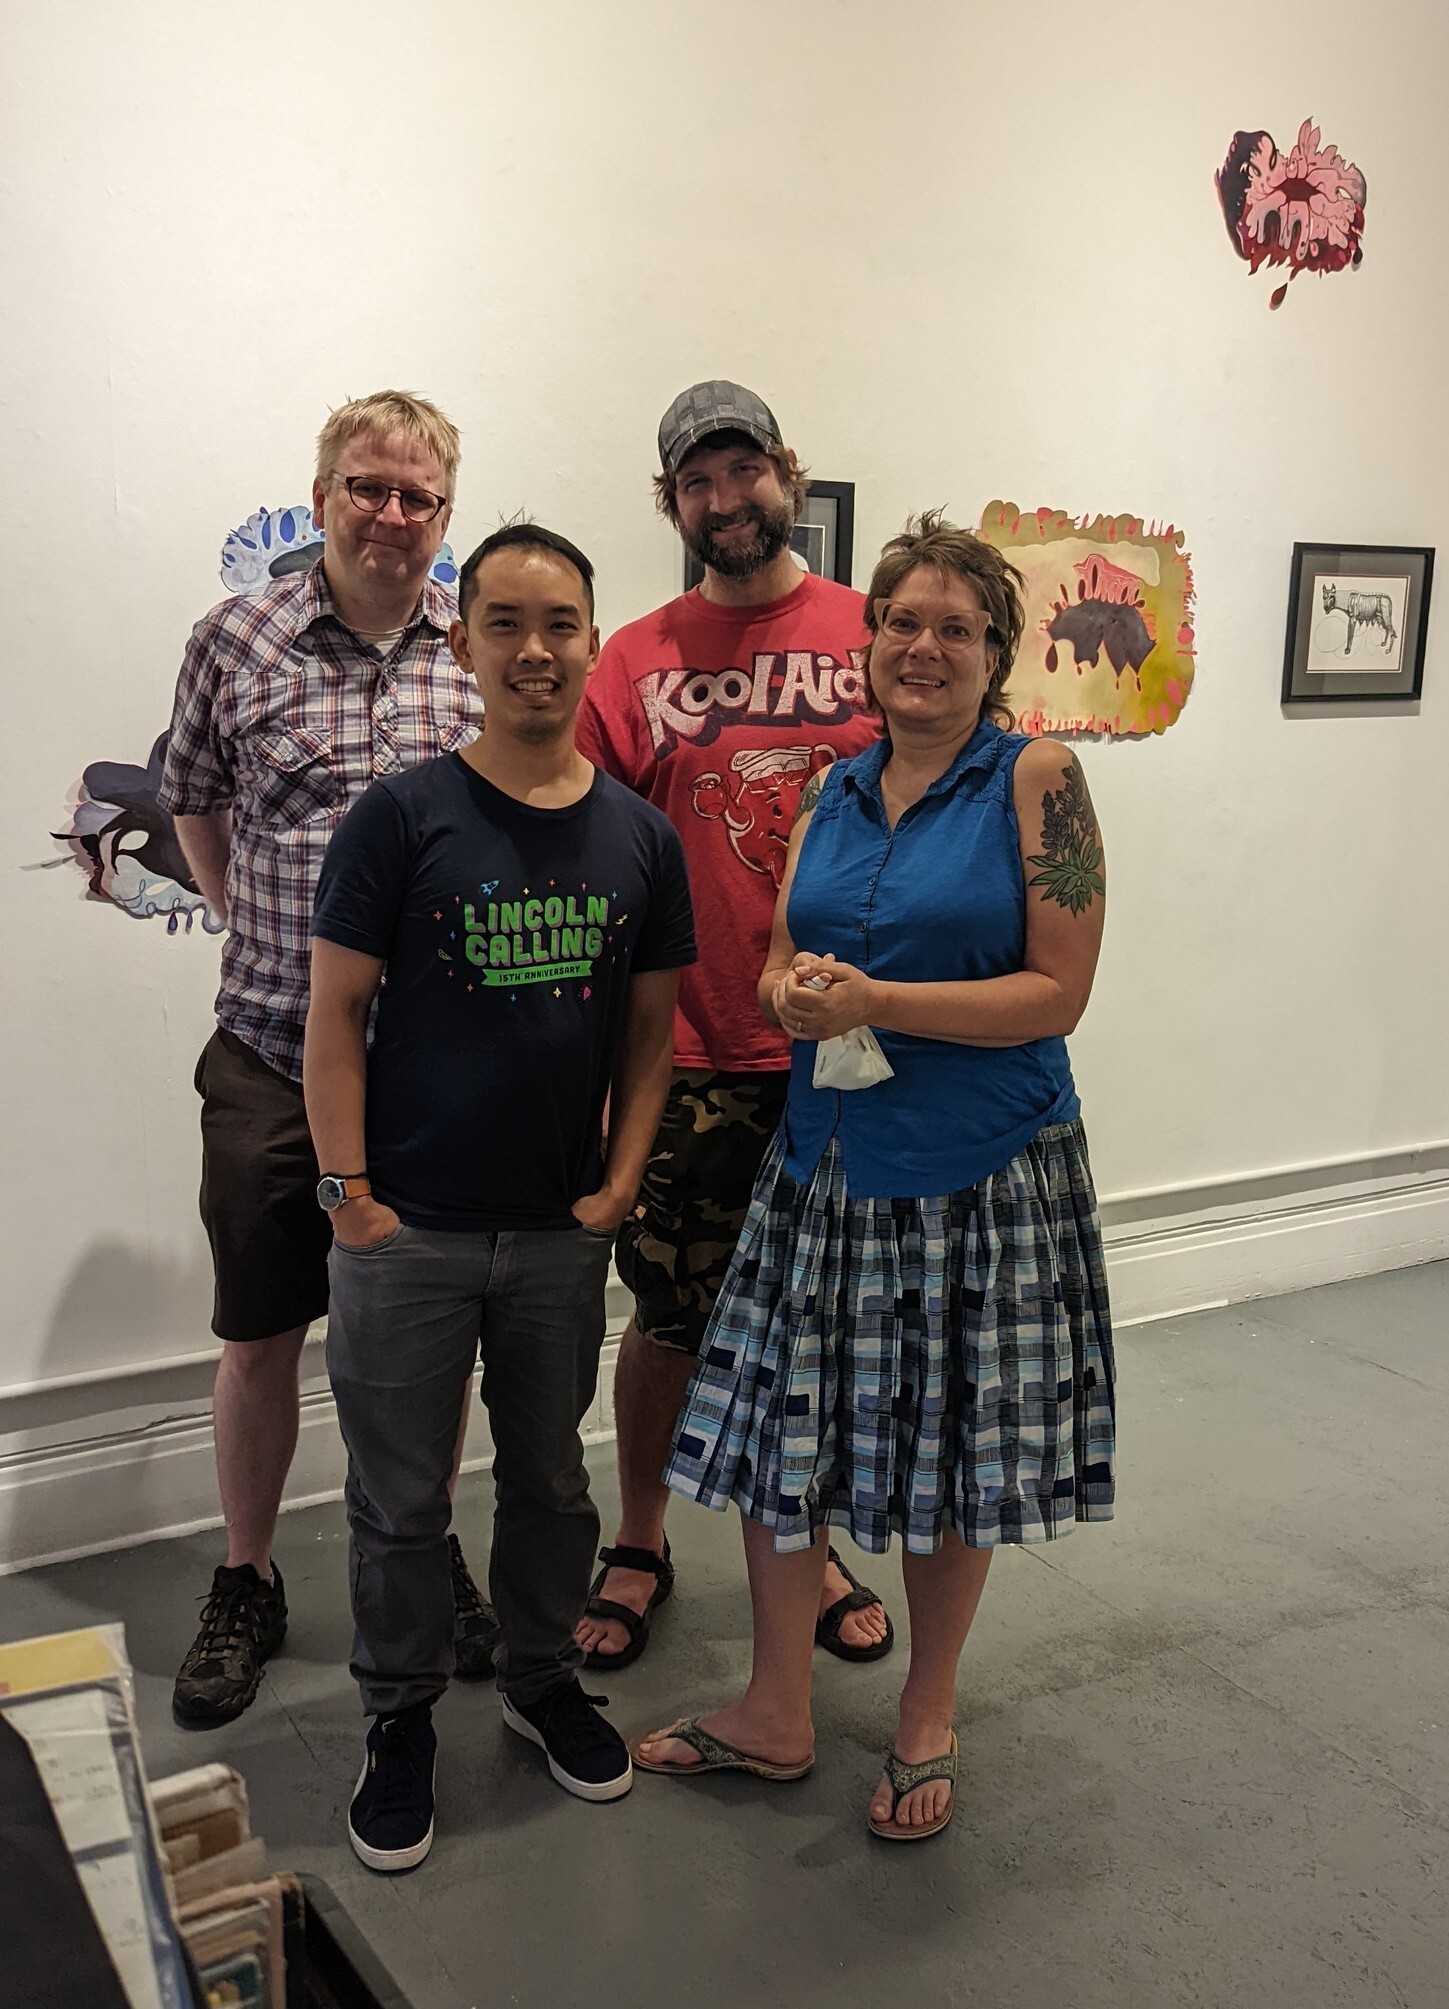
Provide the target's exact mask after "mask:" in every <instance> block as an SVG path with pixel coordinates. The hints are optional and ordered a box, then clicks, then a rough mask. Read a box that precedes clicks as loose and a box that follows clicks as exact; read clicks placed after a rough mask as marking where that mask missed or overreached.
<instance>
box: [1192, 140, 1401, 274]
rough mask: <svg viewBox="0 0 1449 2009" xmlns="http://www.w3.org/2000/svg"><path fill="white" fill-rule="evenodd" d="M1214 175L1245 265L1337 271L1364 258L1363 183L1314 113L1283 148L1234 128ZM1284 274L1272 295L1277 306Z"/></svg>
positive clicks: (1365, 187)
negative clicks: (1326, 136)
mask: <svg viewBox="0 0 1449 2009" xmlns="http://www.w3.org/2000/svg"><path fill="white" fill-rule="evenodd" d="M1213 179H1214V180H1215V181H1216V183H1217V190H1218V200H1219V201H1220V202H1221V203H1222V206H1223V221H1224V222H1225V223H1226V224H1227V226H1228V236H1229V237H1230V238H1231V239H1232V241H1233V245H1234V248H1235V249H1236V251H1237V254H1238V256H1239V257H1240V258H1244V259H1246V260H1247V262H1248V267H1249V270H1250V271H1253V272H1256V271H1257V269H1258V267H1259V266H1260V265H1286V266H1287V267H1288V279H1289V280H1291V279H1296V278H1297V276H1298V274H1299V273H1300V272H1342V270H1343V269H1344V267H1345V266H1346V265H1361V264H1362V263H1363V244H1362V241H1361V240H1362V238H1363V207H1364V203H1365V201H1366V200H1367V198H1368V183H1367V182H1366V181H1365V180H1364V178H1363V176H1362V174H1361V173H1360V172H1359V170H1358V169H1357V168H1356V167H1355V166H1354V165H1353V162H1352V161H1347V160H1345V159H1344V157H1343V155H1342V154H1341V153H1340V152H1339V151H1338V148H1337V147H1335V146H1327V147H1326V146H1324V145H1323V144H1322V134H1321V132H1320V131H1319V128H1318V127H1317V126H1316V125H1314V123H1313V121H1312V119H1305V120H1304V121H1303V124H1302V125H1301V126H1300V127H1299V128H1298V138H1297V139H1296V140H1295V141H1294V143H1293V145H1292V146H1291V147H1290V148H1289V150H1288V152H1287V153H1279V151H1278V148H1277V145H1276V143H1275V142H1274V139H1273V136H1272V134H1271V133H1262V132H1257V133H1234V134H1233V140H1232V145H1231V146H1230V147H1229V148H1228V155H1227V159H1226V160H1225V161H1224V162H1223V164H1222V166H1221V167H1220V168H1219V169H1218V171H1217V173H1216V175H1215V176H1214V177H1213ZM1287 292H1288V280H1285V281H1284V283H1283V284H1282V285H1281V286H1279V287H1278V288H1277V289H1276V291H1275V292H1274V294H1273V296H1272V298H1271V300H1270V301H1269V303H1268V304H1269V306H1270V307H1281V306H1282V304H1283V301H1284V299H1285V298H1286V296H1287Z"/></svg>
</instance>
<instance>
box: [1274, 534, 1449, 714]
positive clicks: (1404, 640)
mask: <svg viewBox="0 0 1449 2009" xmlns="http://www.w3.org/2000/svg"><path fill="white" fill-rule="evenodd" d="M1433 583H1434V551H1433V547H1432V546H1429V545H1399V544H1295V545H1294V546H1293V566H1292V571H1291V573H1290V575H1289V585H1288V633H1287V638H1286V640H1285V642H1284V646H1283V700H1282V701H1283V703H1284V704H1285V705H1292V706H1294V707H1295V708H1296V707H1298V706H1301V705H1372V704H1409V703H1412V702H1413V701H1414V700H1415V699H1416V698H1417V697H1418V696H1419V694H1420V691H1421V690H1422V688H1423V683H1424V643H1425V639H1426V637H1427V635H1428V631H1429V596H1430V591H1431V589H1432V587H1433Z"/></svg>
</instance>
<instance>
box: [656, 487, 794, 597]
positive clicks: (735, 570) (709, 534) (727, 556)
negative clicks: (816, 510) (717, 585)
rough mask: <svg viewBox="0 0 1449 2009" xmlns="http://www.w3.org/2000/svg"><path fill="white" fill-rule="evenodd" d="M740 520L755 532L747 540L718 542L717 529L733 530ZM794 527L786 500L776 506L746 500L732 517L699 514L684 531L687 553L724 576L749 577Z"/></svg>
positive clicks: (775, 554)
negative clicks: (745, 541) (737, 542)
mask: <svg viewBox="0 0 1449 2009" xmlns="http://www.w3.org/2000/svg"><path fill="white" fill-rule="evenodd" d="M739 523H750V524H753V525H754V531H755V534H754V536H753V537H752V538H750V539H749V541H748V543H745V544H730V545H722V544H720V543H719V542H718V541H717V538H716V535H715V533H716V532H717V531H720V530H732V529H734V527H735V525H736V524H739ZM794 528H795V512H794V510H793V509H791V507H790V505H789V503H788V502H782V503H780V505H779V506H778V508H775V509H763V508H761V506H760V504H759V503H757V502H746V503H744V504H743V505H742V506H741V507H740V508H739V509H737V510H736V511H735V513H734V515H733V516H702V517H701V518H700V520H699V522H698V523H697V524H696V525H695V527H694V529H693V530H692V531H686V532H684V533H683V534H684V543H685V548H686V550H687V551H688V552H689V554H690V556H691V557H692V558H694V559H695V560H697V562H698V563H699V564H701V565H703V566H705V567H706V568H707V569H708V570H709V571H711V572H718V573H719V574H720V575H721V577H722V578H725V579H748V578H749V576H750V574H751V573H752V572H762V571H763V570H764V569H765V567H766V566H767V565H769V564H771V563H773V561H774V560H775V559H776V558H778V557H779V555H780V553H781V552H782V551H783V550H784V549H785V547H786V545H787V544H788V543H789V542H790V532H791V531H792V530H793V529H794Z"/></svg>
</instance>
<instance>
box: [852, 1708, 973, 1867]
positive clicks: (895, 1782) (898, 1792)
mask: <svg viewBox="0 0 1449 2009" xmlns="http://www.w3.org/2000/svg"><path fill="white" fill-rule="evenodd" d="M959 1755H960V1753H959V1747H958V1745H957V1743H956V1732H955V1731H954V1730H953V1731H952V1732H951V1748H950V1750H949V1751H947V1752H945V1753H943V1755H942V1756H941V1757H939V1758H923V1759H922V1761H921V1763H920V1764H919V1765H907V1764H905V1763H904V1762H903V1761H902V1760H901V1759H900V1758H898V1757H897V1756H896V1754H895V1752H894V1751H887V1752H886V1761H885V1773H886V1777H887V1778H888V1779H889V1780H890V1782H891V1792H892V1794H893V1795H894V1798H893V1799H892V1801H891V1811H890V1818H889V1819H888V1820H884V1821H878V1820H877V1819H876V1817H875V1815H874V1814H871V1815H870V1816H869V1817H868V1818H869V1821H870V1831H871V1833H872V1834H873V1835H879V1836H880V1838H881V1840H882V1841H883V1842H923V1841H925V1840H926V1838H927V1837H928V1836H929V1835H938V1834H940V1832H941V1830H942V1828H944V1827H945V1826H946V1824H947V1822H948V1821H949V1820H950V1818H951V1816H952V1814H954V1813H955V1811H956V1762H957V1758H958V1757H959ZM932 1779H946V1780H948V1781H949V1782H950V1786H951V1797H950V1799H949V1800H948V1801H947V1802H946V1811H945V1813H944V1814H939V1815H938V1816H937V1817H936V1819H935V1820H934V1821H928V1822H927V1823H926V1824H925V1826H924V1827H920V1828H903V1827H902V1826H901V1824H900V1822H899V1821H898V1820H897V1819H896V1808H897V1807H898V1806H899V1805H900V1803H901V1801H902V1800H903V1799H904V1798H905V1796H906V1794H907V1793H910V1792H913V1791H914V1790H915V1788H916V1787H917V1786H924V1785H927V1784H929V1782H930V1781H931V1780H932Z"/></svg>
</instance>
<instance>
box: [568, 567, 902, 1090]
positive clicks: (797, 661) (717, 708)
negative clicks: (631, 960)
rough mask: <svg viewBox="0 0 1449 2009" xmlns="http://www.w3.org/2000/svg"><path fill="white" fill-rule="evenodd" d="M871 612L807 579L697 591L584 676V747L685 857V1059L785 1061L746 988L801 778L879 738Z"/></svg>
mask: <svg viewBox="0 0 1449 2009" xmlns="http://www.w3.org/2000/svg"><path fill="white" fill-rule="evenodd" d="M864 606H865V601H864V599H863V597H862V596H861V595H860V594H859V593H855V592H852V591H851V589H850V588H849V587H848V586H837V585H836V584H835V583H834V582H833V581H832V580H829V579H817V578H815V577H814V576H813V575H812V574H809V573H807V574H805V576H804V577H803V578H802V579H801V581H800V584H799V585H798V586H797V587H795V589H794V590H793V591H792V592H790V593H787V594H786V595H785V597H784V599H783V600H773V601H771V602H770V603H769V604H768V605H766V606H763V607H717V606H713V605H712V604H711V603H710V602H709V601H708V600H705V599H703V598H701V596H700V594H699V592H698V590H697V589H696V590H695V591H694V592H692V593H685V594H683V595H682V596H681V597H680V598H679V599H678V600H671V601H670V603H669V605H668V606H667V607H661V608H659V609H658V611H657V612H655V613H653V614H647V615H646V616H645V617H644V619H643V620H642V621H633V622H631V623H630V624H629V626H628V627H627V628H621V629H620V630H619V632H618V634H616V635H614V636H612V637H611V638H610V640H609V641H608V642H607V643H606V644H605V647H604V650H603V653H602V654H601V655H600V657H599V662H598V667H597V668H596V669H595V671H594V674H593V675H592V677H591V678H590V679H589V685H588V689H587V691H586V692H585V693H584V701H583V703H582V704H581V705H580V706H579V715H578V725H577V728H576V737H577V740H578V745H579V750H580V751H581V752H582V753H583V754H584V755H585V757H586V758H587V759H589V760H591V761H593V762H594V764H595V765H596V766H598V767H601V768H603V769H604V771H605V773H606V774H612V775H613V776H614V777H615V779H616V780H619V781H622V782H624V783H626V784H627V785H628V786H629V787H630V788H632V789H634V790H636V791H637V793H638V794H640V795H642V796H645V797H646V798H647V799H648V800H649V801H650V802H652V803H654V804H655V805H656V806H657V807H658V808H660V809H662V810H663V811H664V813H665V815H666V816H668V817H669V819H670V821H671V822H672V823H673V825H674V827H675V829H676V830H677V831H678V832H679V834H680V837H681V838H682V839H683V841H684V850H685V856H686V858H687V859H688V861H689V878H690V888H691V891H692V893H693V896H694V917H695V933H696V936H697V938H698V943H699V961H698V962H697V963H696V964H694V966H693V967H692V968H690V969H686V970H684V971H683V972H682V973H681V978H680V986H679V1013H678V1017H677V1018H676V1020H675V1029H674V1059H675V1064H676V1066H678V1067H701V1068H710V1069H713V1070H716V1071H718V1072H720V1073H735V1074H748V1073H755V1072H765V1071H768V1070H771V1069H775V1068H783V1067H788V1066H789V1064H790V1047H789V1042H788V1041H787V1040H786V1039H785V1038H784V1037H783V1035H782V1034H780V1033H778V1032H776V1031H775V1030H774V1029H773V1027H770V1026H767V1025H766V1024H765V1023H764V1021H763V1019H762V1018H761V1017H760V1011H759V1006H758V1004H757V1003H756V1000H755V986H756V984H757V983H758V981H759V975H760V971H761V970H762V969H763V968H764V966H765V952H766V950H767V948H768V947H769V941H770V923H771V921H772V919H773V917H774V912H775V895H776V893H777V892H778V891H779V887H780V880H781V878H782V877H783V875H784V870H785V851H786V847H787V845H788V844H789V841H790V830H791V826H792V825H793V823H794V821H795V812H796V810H797V809H798V807H799V804H800V796H801V793H802V791H803V790H804V787H805V784H806V782H807V781H808V780H809V779H810V776H811V775H812V774H813V773H814V771H815V770H816V768H820V767H828V766H829V765H830V763H831V762H832V761H833V760H838V759H840V758H842V757H845V756H848V755H850V754H853V753H859V752H860V751H861V750H862V748H864V747H867V746H869V745H870V744H871V742H872V741H873V740H874V739H875V738H876V735H877V726H876V722H875V720H874V719H873V718H872V717H871V716H870V714H869V713H867V712H866V711H865V710H864V704H865V673H864V667H863V666H864V662H865V651H866V644H867V642H868V639H869V637H868V636H867V634H866V630H865V623H864V620H863V618H862V615H863V609H864Z"/></svg>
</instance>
